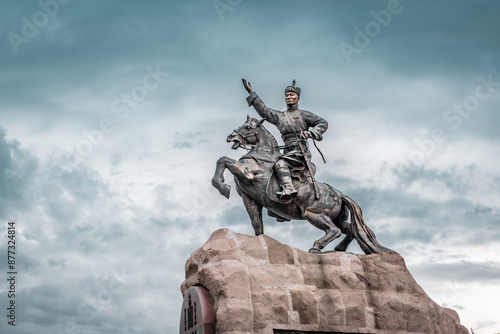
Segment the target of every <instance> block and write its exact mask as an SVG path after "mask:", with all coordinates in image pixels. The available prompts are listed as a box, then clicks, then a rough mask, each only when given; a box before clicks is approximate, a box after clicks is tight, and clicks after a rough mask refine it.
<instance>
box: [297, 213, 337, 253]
mask: <svg viewBox="0 0 500 334" xmlns="http://www.w3.org/2000/svg"><path fill="white" fill-rule="evenodd" d="M305 218H306V219H307V221H308V222H309V223H311V224H312V225H313V226H315V227H317V228H319V229H320V230H323V231H325V236H324V237H322V238H320V239H318V240H316V241H315V242H314V244H313V247H312V248H311V249H310V250H309V252H310V253H321V250H322V249H323V248H325V246H326V245H328V244H329V243H330V242H332V240H334V239H337V238H338V237H340V236H341V235H342V232H340V229H338V228H337V227H336V226H335V224H334V223H333V222H332V220H331V219H330V217H328V216H327V215H325V214H324V213H314V212H311V211H306V212H305Z"/></svg>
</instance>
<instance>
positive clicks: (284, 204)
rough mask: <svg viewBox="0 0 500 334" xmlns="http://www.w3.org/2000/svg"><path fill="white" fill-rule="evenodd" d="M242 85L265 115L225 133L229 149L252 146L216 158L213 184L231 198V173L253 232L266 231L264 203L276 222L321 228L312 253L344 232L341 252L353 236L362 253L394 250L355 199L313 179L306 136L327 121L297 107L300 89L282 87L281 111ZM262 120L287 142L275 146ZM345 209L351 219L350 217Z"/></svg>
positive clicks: (314, 135)
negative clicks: (235, 157)
mask: <svg viewBox="0 0 500 334" xmlns="http://www.w3.org/2000/svg"><path fill="white" fill-rule="evenodd" d="M243 85H244V86H245V89H246V90H247V91H248V92H249V93H250V96H249V97H248V98H247V102H248V104H249V106H251V105H253V106H254V108H255V109H256V110H257V112H258V113H259V114H260V115H261V116H262V117H264V119H261V120H257V119H255V118H251V117H249V116H247V120H246V122H245V123H244V124H243V125H241V126H240V127H238V128H237V129H235V130H234V131H233V132H232V133H231V134H229V136H228V137H227V142H232V143H233V145H232V148H233V149H235V150H236V149H238V148H240V147H244V148H246V147H247V146H249V147H250V149H249V152H248V153H246V154H245V155H243V156H242V157H241V158H240V159H239V160H238V161H236V160H233V159H230V158H228V157H221V158H219V160H218V161H217V166H216V171H215V175H214V176H213V178H212V185H213V186H214V187H215V188H216V189H217V190H218V191H219V192H220V193H221V194H222V195H223V196H225V197H226V198H229V194H230V191H231V187H230V186H229V185H227V184H225V183H224V171H225V170H226V169H228V170H229V171H230V172H231V173H232V174H233V175H234V181H235V184H236V191H237V192H238V194H239V195H240V196H241V198H242V199H243V203H244V205H245V208H246V210H247V212H248V215H249V216H250V220H251V223H252V226H253V228H254V231H255V235H260V234H263V233H264V225H263V222H262V209H263V208H264V207H265V208H267V211H268V215H269V216H271V217H274V218H276V219H277V220H278V221H280V222H284V221H289V220H291V219H296V220H304V219H305V220H307V221H309V222H310V223H311V224H312V225H314V226H315V227H317V228H319V229H321V230H323V231H324V232H325V236H324V237H322V238H320V239H318V240H316V242H314V244H313V247H312V248H311V249H310V250H309V251H310V252H312V253H319V252H321V249H323V248H324V247H325V246H326V245H328V244H329V243H330V242H331V241H333V240H334V239H336V238H338V237H340V236H341V235H342V233H344V234H345V238H344V239H343V240H342V242H340V243H339V244H338V245H337V246H336V247H335V250H336V251H345V250H346V249H347V246H348V245H349V243H350V242H351V241H352V240H353V239H356V241H357V242H358V244H359V245H360V247H361V249H362V250H363V251H364V252H365V253H366V254H371V253H394V251H392V250H390V249H388V248H386V247H383V246H382V245H380V244H379V243H378V242H377V240H376V238H375V235H374V233H373V232H372V231H371V230H370V229H369V228H368V227H367V226H366V225H365V224H364V221H363V215H362V212H361V208H360V207H359V206H358V205H357V203H356V202H354V201H353V200H352V199H351V198H349V197H348V196H346V195H344V194H342V193H341V192H340V191H339V190H337V189H335V188H333V187H332V186H330V185H328V184H326V183H317V182H316V181H315V180H314V173H315V168H314V165H313V164H312V163H311V162H310V152H309V150H308V148H307V139H308V138H310V139H314V140H321V139H322V134H323V133H324V132H325V131H326V129H327V127H328V123H327V122H326V121H325V120H324V119H322V118H321V117H319V116H317V115H314V114H313V113H311V112H308V111H305V110H300V109H298V106H297V102H298V99H299V96H300V89H299V88H298V87H295V84H292V86H289V87H287V88H286V90H285V100H286V103H287V105H288V109H287V111H285V112H280V111H277V110H273V109H270V108H267V107H266V106H265V105H264V103H263V102H262V100H261V99H260V98H259V97H258V96H257V94H256V93H254V92H253V90H252V86H251V85H250V83H249V82H247V81H246V80H244V79H243ZM291 93H292V94H291ZM287 113H288V114H287ZM265 120H267V121H269V122H270V123H272V124H275V125H276V126H277V127H278V129H279V130H280V132H281V135H282V138H283V140H284V142H285V146H278V142H277V141H276V139H275V138H274V136H273V135H272V134H271V133H270V132H269V131H268V130H267V129H266V128H265V127H264V126H263V122H264V121H265ZM280 149H284V152H283V153H281V152H280ZM285 168H286V169H287V170H285ZM349 212H350V216H351V223H349V222H348V217H349Z"/></svg>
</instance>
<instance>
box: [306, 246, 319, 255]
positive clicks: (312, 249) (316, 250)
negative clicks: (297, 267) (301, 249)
mask: <svg viewBox="0 0 500 334" xmlns="http://www.w3.org/2000/svg"><path fill="white" fill-rule="evenodd" d="M309 253H313V254H319V253H321V249H319V248H315V247H313V248H311V249H310V250H309Z"/></svg>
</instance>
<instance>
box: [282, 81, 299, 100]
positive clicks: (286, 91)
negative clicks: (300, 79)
mask: <svg viewBox="0 0 500 334" xmlns="http://www.w3.org/2000/svg"><path fill="white" fill-rule="evenodd" d="M288 92H294V93H295V94H297V95H298V96H300V88H299V87H295V79H293V81H292V85H291V86H288V87H287V88H285V94H286V93H288Z"/></svg>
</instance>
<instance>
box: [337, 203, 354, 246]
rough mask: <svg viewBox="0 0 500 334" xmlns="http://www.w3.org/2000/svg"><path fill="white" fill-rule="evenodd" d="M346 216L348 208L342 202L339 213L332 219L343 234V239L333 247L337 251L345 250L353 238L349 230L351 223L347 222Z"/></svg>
mask: <svg viewBox="0 0 500 334" xmlns="http://www.w3.org/2000/svg"><path fill="white" fill-rule="evenodd" d="M348 218H349V209H348V208H347V206H346V205H345V203H343V202H342V208H341V209H340V213H339V214H338V216H337V217H335V219H334V220H333V222H334V223H335V226H337V227H338V228H339V229H340V231H342V233H344V234H345V237H344V239H343V240H342V241H341V242H340V243H339V244H338V245H337V246H336V247H335V250H336V251H339V252H345V251H346V250H347V246H349V244H350V243H351V241H352V240H353V239H354V236H353V234H352V231H351V224H350V223H349V221H348Z"/></svg>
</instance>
